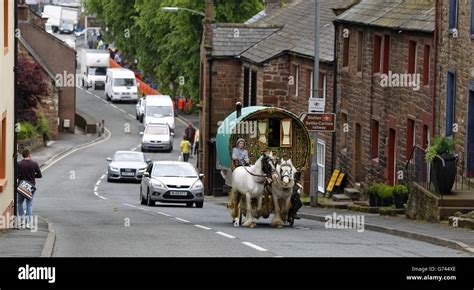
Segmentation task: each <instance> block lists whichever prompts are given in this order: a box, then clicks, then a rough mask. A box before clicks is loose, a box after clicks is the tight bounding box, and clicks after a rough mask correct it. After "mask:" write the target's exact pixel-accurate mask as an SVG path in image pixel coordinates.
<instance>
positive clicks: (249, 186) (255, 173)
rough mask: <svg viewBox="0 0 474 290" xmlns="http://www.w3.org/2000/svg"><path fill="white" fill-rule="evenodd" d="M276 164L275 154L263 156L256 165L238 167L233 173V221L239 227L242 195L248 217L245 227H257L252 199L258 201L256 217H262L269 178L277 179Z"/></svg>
mask: <svg viewBox="0 0 474 290" xmlns="http://www.w3.org/2000/svg"><path fill="white" fill-rule="evenodd" d="M275 169H276V168H275V163H274V157H273V153H272V152H270V153H269V154H265V153H264V154H263V155H262V156H261V157H260V158H259V159H258V160H257V162H255V165H252V166H245V167H244V166H240V167H237V168H236V169H235V170H234V172H233V173H232V194H233V196H234V201H233V210H232V219H233V220H234V225H238V222H239V220H238V218H239V217H238V216H237V214H238V211H237V209H238V204H239V201H240V194H243V195H244V196H245V201H246V216H245V223H244V224H243V226H244V227H250V228H253V227H256V224H255V222H254V220H253V213H252V199H253V198H255V199H257V200H258V207H257V212H256V216H257V217H258V216H260V213H261V210H262V203H263V195H264V193H265V185H266V181H267V179H269V178H273V179H277V178H278V176H277V174H276V172H275Z"/></svg>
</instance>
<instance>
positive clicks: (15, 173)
mask: <svg viewBox="0 0 474 290" xmlns="http://www.w3.org/2000/svg"><path fill="white" fill-rule="evenodd" d="M13 5H15V6H14V9H15V10H14V11H15V12H14V23H15V24H14V27H15V31H14V33H15V41H14V58H15V60H14V67H13V71H14V77H13V79H14V85H13V95H14V98H15V100H14V101H13V125H14V132H13V156H12V159H13V160H12V161H13V191H14V194H13V212H14V213H15V216H18V214H17V213H18V205H17V203H18V193H17V191H16V188H17V186H18V182H17V178H16V177H17V176H18V162H17V156H18V147H17V144H16V143H17V133H16V124H17V122H18V106H17V102H18V38H17V37H16V32H17V31H18V30H17V29H18V0H15V1H14V3H13Z"/></svg>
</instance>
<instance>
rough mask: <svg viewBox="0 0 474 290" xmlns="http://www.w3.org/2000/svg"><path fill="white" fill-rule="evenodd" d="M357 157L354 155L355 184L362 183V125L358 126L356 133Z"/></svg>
mask: <svg viewBox="0 0 474 290" xmlns="http://www.w3.org/2000/svg"><path fill="white" fill-rule="evenodd" d="M355 133H356V134H355V155H354V165H355V176H354V178H355V182H360V181H362V174H361V171H362V127H361V126H360V124H356V132H355Z"/></svg>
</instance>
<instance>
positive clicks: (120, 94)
mask: <svg viewBox="0 0 474 290" xmlns="http://www.w3.org/2000/svg"><path fill="white" fill-rule="evenodd" d="M105 96H106V98H107V100H111V101H112V102H114V101H134V102H138V87H137V80H136V79H135V74H134V73H133V71H131V70H128V69H124V68H109V69H107V77H106V79H105Z"/></svg>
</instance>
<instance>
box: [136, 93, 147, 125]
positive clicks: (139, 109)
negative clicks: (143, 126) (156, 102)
mask: <svg viewBox="0 0 474 290" xmlns="http://www.w3.org/2000/svg"><path fill="white" fill-rule="evenodd" d="M145 104H146V99H145V98H141V99H139V100H138V103H137V104H136V105H135V118H136V119H137V120H138V121H140V123H143V116H145Z"/></svg>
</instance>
